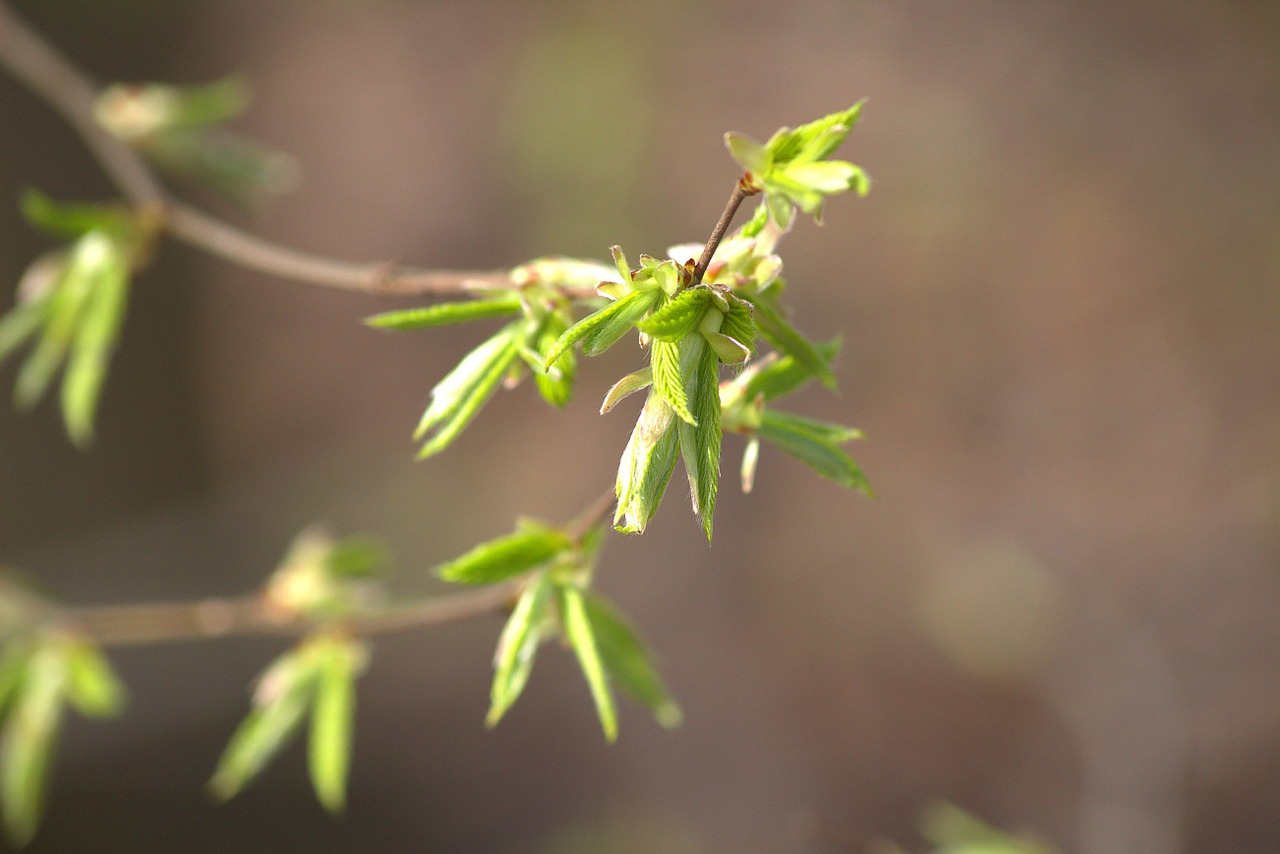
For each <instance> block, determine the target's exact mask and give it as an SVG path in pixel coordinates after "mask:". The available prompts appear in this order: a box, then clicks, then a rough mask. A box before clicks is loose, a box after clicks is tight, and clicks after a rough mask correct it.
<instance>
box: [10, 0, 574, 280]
mask: <svg viewBox="0 0 1280 854" xmlns="http://www.w3.org/2000/svg"><path fill="white" fill-rule="evenodd" d="M0 65H2V66H4V67H5V68H7V69H8V70H9V72H10V73H11V74H13V76H14V77H16V78H17V79H19V80H21V81H22V82H23V83H25V84H26V85H27V86H28V87H29V88H30V89H31V90H32V91H33V92H35V93H36V94H37V95H39V96H40V98H41V99H43V100H44V101H45V102H46V103H47V104H49V105H50V106H51V107H52V108H53V109H54V110H56V111H57V112H58V113H59V114H60V115H61V116H62V117H63V119H65V120H66V122H67V123H68V124H69V125H71V127H72V128H73V129H74V130H75V131H76V133H78V134H79V135H80V137H81V138H82V139H83V140H84V142H85V144H86V145H87V146H88V147H89V150H90V152H91V153H92V154H93V156H94V158H95V159H96V160H97V161H98V163H99V164H100V165H101V166H102V168H103V170H104V171H105V172H106V173H107V176H108V177H109V178H110V179H111V180H112V182H113V183H114V184H115V185H116V186H117V187H118V188H119V189H120V192H121V193H123V194H124V196H125V198H127V199H128V200H129V201H130V202H131V203H132V204H134V205H137V206H138V207H139V208H140V209H143V210H145V211H146V212H147V214H148V216H149V219H150V221H151V222H153V223H154V224H155V226H156V227H157V228H158V229H159V230H162V231H164V232H166V233H168V234H169V235H170V236H171V237H173V238H174V239H175V240H179V241H181V242H183V243H186V244H188V245H191V246H195V247H197V248H199V249H202V250H204V251H205V252H208V253H209V254H211V255H215V256H218V257H220V258H223V259H224V260H227V261H230V262H231V263H233V264H237V265H239V266H241V267H246V268H249V269H254V270H258V271H260V272H264V273H269V274H271V275H273V276H277V277H279V278H282V279H289V280H291V281H296V282H303V283H306V284H312V285H321V286H324V287H329V288H338V289H341V290H348V291H357V292H360V293H369V294H376V295H387V296H409V295H420V294H446V293H458V292H463V291H467V290H470V289H472V288H510V287H515V284H516V283H515V282H513V281H512V279H511V276H510V274H509V273H508V272H507V271H505V270H486V271H456V270H419V269H415V268H412V267H401V266H398V265H396V264H393V263H388V262H383V263H355V262H350V261H343V260H339V259H334V258H326V257H324V256H320V255H314V254H309V253H306V252H301V251H299V250H296V249H291V248H288V247H285V246H280V245H278V244H275V243H271V242H270V241H267V240H264V239H262V238H260V237H256V236H254V235H252V234H249V233H247V232H245V231H242V230H240V229H238V228H236V227H235V226H232V225H230V224H228V223H226V222H223V221H222V220H219V219H217V218H215V217H213V216H210V215H209V214H207V213H204V212H203V211H201V210H199V209H197V208H195V207H193V206H191V205H188V204H186V203H185V202H183V201H181V200H179V199H177V198H174V197H173V196H172V195H171V194H170V193H169V192H168V191H167V190H166V189H165V188H164V186H163V184H161V183H160V181H159V180H158V179H157V178H156V176H155V173H154V172H152V171H151V169H150V167H149V166H148V165H147V163H146V161H145V160H143V158H142V157H141V156H140V155H139V154H138V153H137V152H136V151H134V149H132V148H130V147H129V146H128V145H127V144H126V143H124V142H123V141H121V140H119V139H117V138H116V137H114V136H112V135H111V134H110V133H108V132H107V131H106V129H104V128H103V127H102V126H101V125H100V124H99V123H98V121H97V118H96V117H95V115H94V110H95V105H96V103H97V98H98V89H97V86H96V85H95V84H94V82H93V81H92V80H90V79H89V77H88V76H87V75H85V74H84V73H83V72H82V71H80V69H78V68H76V67H75V66H74V65H73V64H72V63H71V62H69V61H68V60H67V59H66V58H65V57H64V56H62V54H60V53H59V52H58V51H57V50H55V49H54V48H53V47H52V46H51V45H50V44H49V43H48V42H46V41H45V40H44V39H43V38H41V37H40V36H39V35H38V34H37V33H36V32H35V31H34V30H33V29H31V28H30V27H29V26H27V24H26V23H25V22H24V21H23V20H22V19H21V18H19V17H18V16H17V15H16V14H15V13H14V12H13V11H12V10H11V9H10V8H9V7H8V6H7V5H6V4H5V3H3V2H0ZM572 295H577V294H572Z"/></svg>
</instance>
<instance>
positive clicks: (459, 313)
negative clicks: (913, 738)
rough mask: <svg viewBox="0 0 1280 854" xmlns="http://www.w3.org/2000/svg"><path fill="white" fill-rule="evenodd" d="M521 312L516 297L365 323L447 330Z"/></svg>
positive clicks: (371, 319)
mask: <svg viewBox="0 0 1280 854" xmlns="http://www.w3.org/2000/svg"><path fill="white" fill-rule="evenodd" d="M519 311H520V298H519V297H518V296H516V294H514V293H512V294H508V295H503V296H496V297H490V298H487V299H476V300H467V301H465V302H443V303H439V304H437V305H428V306H421V307H418V308H406V309H401V310H399V311H388V312H384V313H382V314H375V315H373V316H372V317H366V318H365V319H364V322H365V324H366V325H367V326H373V327H375V328H377V329H397V330H406V329H428V328H431V327H435V326H447V325H449V324H451V323H469V322H471V321H473V320H483V319H484V318H488V317H502V316H504V315H508V314H517V313H519Z"/></svg>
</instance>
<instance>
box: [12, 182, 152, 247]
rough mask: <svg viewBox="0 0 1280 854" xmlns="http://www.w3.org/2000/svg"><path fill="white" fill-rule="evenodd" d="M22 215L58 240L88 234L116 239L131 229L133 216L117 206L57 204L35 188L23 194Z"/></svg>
mask: <svg viewBox="0 0 1280 854" xmlns="http://www.w3.org/2000/svg"><path fill="white" fill-rule="evenodd" d="M22 215H23V216H24V217H26V219H27V222H29V223H31V224H32V225H34V226H37V227H39V228H42V229H44V230H45V231H47V232H49V233H50V234H54V235H57V236H59V237H82V236H83V235H85V234H88V233H89V232H90V231H101V232H104V233H107V234H113V235H116V236H117V237H118V236H121V235H122V234H124V233H125V232H127V231H129V230H130V229H132V227H133V218H132V216H131V215H130V214H129V213H128V212H127V211H126V210H125V209H124V208H122V207H120V206H119V205H104V204H97V203H93V202H60V201H55V200H54V199H51V198H50V197H48V196H46V195H45V194H44V193H42V192H40V191H39V190H35V189H29V190H27V191H26V192H25V193H23V194H22Z"/></svg>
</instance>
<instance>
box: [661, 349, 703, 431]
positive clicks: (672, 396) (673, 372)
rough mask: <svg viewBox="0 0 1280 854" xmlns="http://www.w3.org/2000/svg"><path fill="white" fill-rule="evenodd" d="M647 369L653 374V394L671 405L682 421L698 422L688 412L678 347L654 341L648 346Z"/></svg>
mask: <svg viewBox="0 0 1280 854" xmlns="http://www.w3.org/2000/svg"><path fill="white" fill-rule="evenodd" d="M649 367H650V369H651V370H652V372H653V390H654V392H655V393H657V394H658V395H660V396H661V397H662V399H663V400H665V401H666V402H667V403H668V404H670V405H671V409H672V410H673V411H674V412H675V414H676V415H678V416H679V417H680V419H681V420H682V421H687V422H689V423H690V424H697V423H698V420H697V419H696V418H694V417H693V414H692V413H691V412H689V398H688V395H687V394H686V392H685V382H684V377H682V376H681V374H680V347H679V345H677V344H673V343H669V342H667V341H662V340H658V339H654V341H653V343H652V344H650V345H649Z"/></svg>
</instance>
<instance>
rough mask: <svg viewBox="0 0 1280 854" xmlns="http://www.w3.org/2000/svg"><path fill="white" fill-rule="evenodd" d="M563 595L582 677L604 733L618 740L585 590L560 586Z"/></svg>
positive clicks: (568, 635)
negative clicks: (584, 600) (589, 691)
mask: <svg viewBox="0 0 1280 854" xmlns="http://www.w3.org/2000/svg"><path fill="white" fill-rule="evenodd" d="M559 593H560V616H561V619H562V620H563V621H564V633H565V637H566V638H567V639H568V641H569V645H570V646H572V647H573V651H574V653H575V654H576V655H577V657H578V664H579V665H580V666H581V667H582V675H583V676H585V677H586V680H587V686H588V687H589V688H590V689H591V699H592V700H593V701H594V702H595V705H596V714H597V715H598V716H599V718H600V728H601V729H602V730H604V737H605V738H606V739H607V740H609V741H616V740H617V738H618V710H617V707H616V706H615V705H614V702H613V692H612V691H610V690H609V677H608V675H607V674H606V673H605V669H604V662H603V661H601V659H600V650H599V649H598V648H597V647H596V638H595V632H593V631H592V626H591V620H590V619H589V618H588V617H587V611H586V605H585V604H584V602H583V594H582V591H581V590H580V589H579V588H578V587H577V586H576V585H574V584H572V583H569V584H562V585H560V590H559Z"/></svg>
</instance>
